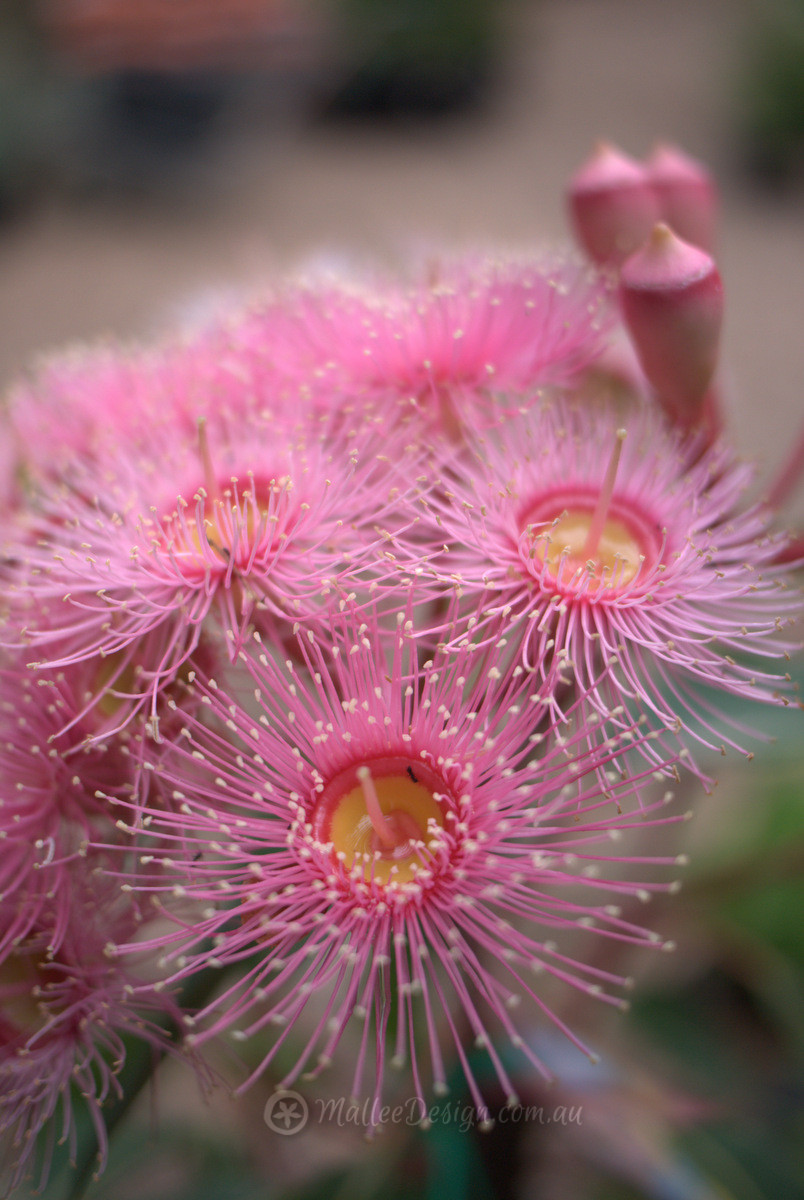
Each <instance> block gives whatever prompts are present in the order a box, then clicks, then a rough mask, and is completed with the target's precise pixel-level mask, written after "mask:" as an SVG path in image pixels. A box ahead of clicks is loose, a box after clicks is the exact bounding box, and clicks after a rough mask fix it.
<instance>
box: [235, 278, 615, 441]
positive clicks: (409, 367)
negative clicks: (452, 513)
mask: <svg viewBox="0 0 804 1200" xmlns="http://www.w3.org/2000/svg"><path fill="white" fill-rule="evenodd" d="M604 300H605V295H604V289H603V286H602V284H601V281H600V279H599V277H598V276H597V275H596V274H595V272H593V271H591V270H589V269H588V268H583V267H580V266H579V265H578V264H576V263H574V262H571V261H567V260H565V259H560V258H558V257H556V256H554V257H553V258H552V259H550V258H548V257H545V258H543V259H535V260H533V261H531V262H526V263H524V264H523V263H522V262H521V261H519V260H515V259H505V258H493V259H492V258H489V259H483V258H481V257H479V256H477V257H466V258H464V259H455V260H449V259H447V260H445V261H443V262H442V261H434V262H432V263H430V264H429V265H428V266H426V267H425V268H423V269H422V270H421V271H420V274H419V278H417V279H414V281H413V283H412V284H411V285H410V286H409V287H407V288H406V289H404V290H401V289H398V288H396V287H390V286H388V285H385V286H382V285H381V286H374V287H372V288H369V287H360V286H354V285H352V286H349V285H345V284H334V285H330V286H329V287H327V286H321V285H319V286H317V287H309V288H305V287H299V288H298V289H296V290H288V291H287V292H286V293H281V294H280V295H279V297H278V298H277V299H276V300H275V301H274V302H273V303H271V304H268V305H266V306H265V308H264V309H263V310H262V311H261V310H259V309H256V310H255V312H254V314H253V317H252V320H251V321H244V322H243V324H242V327H241V328H240V329H239V330H237V331H233V335H232V336H233V337H235V338H240V339H242V341H243V345H244V347H246V346H254V345H257V346H261V347H262V348H263V353H265V347H266V346H267V347H269V348H270V350H269V352H270V355H271V359H272V362H273V364H274V366H275V369H276V371H277V374H278V375H280V376H285V377H287V378H288V379H290V380H296V381H301V380H303V381H304V385H305V386H306V387H307V388H308V389H309V391H310V392H311V394H312V395H313V396H316V397H318V398H319V402H320V403H322V404H323V405H324V406H328V405H329V404H330V403H331V396H332V394H333V393H335V394H336V395H337V394H340V393H343V392H346V393H348V394H352V395H353V394H355V393H357V395H358V396H363V397H371V398H377V397H397V398H399V399H400V400H401V401H403V402H404V404H405V405H410V404H413V405H415V406H417V407H418V408H419V409H420V410H421V411H422V413H423V414H424V415H425V416H426V418H427V419H428V420H429V421H434V420H435V421H436V422H441V423H442V424H443V425H444V427H445V428H446V431H447V432H448V433H449V432H450V431H451V429H452V427H453V425H454V422H455V421H456V419H457V420H462V419H466V420H469V421H470V422H471V423H472V424H476V423H477V420H478V419H481V418H482V419H484V421H485V422H486V423H487V422H488V421H489V420H492V421H493V420H496V419H497V417H498V415H499V413H498V409H499V408H500V407H503V408H505V407H510V408H512V409H514V410H516V409H517V408H518V407H519V406H520V404H522V403H528V404H529V403H532V400H533V394H534V392H535V391H536V390H537V389H539V388H543V387H549V386H563V385H565V384H567V383H568V382H570V381H572V380H573V379H575V378H576V377H577V376H578V374H579V372H580V371H581V370H582V369H583V368H584V367H585V366H587V365H588V364H589V363H590V362H591V361H592V360H593V359H594V358H595V357H596V355H597V354H598V352H599V350H600V345H601V338H602V333H603V331H604V330H605V328H606V326H607V325H608V322H609V317H608V315H607V312H606V309H605V306H604ZM243 357H244V359H245V358H247V357H248V355H247V353H246V352H244V353H243Z"/></svg>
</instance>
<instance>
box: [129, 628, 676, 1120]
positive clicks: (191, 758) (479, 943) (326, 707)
mask: <svg viewBox="0 0 804 1200" xmlns="http://www.w3.org/2000/svg"><path fill="white" fill-rule="evenodd" d="M410 611H411V609H410V607H409V606H406V609H405V610H403V611H402V612H400V620H399V623H398V626H397V629H396V631H395V632H394V633H393V634H383V632H382V629H381V627H380V626H379V625H378V624H376V623H374V622H373V621H368V620H364V621H362V623H361V620H360V616H354V617H351V618H345V619H344V622H343V624H342V625H341V626H340V627H339V629H338V630H337V631H335V633H334V635H333V636H331V637H330V638H329V639H327V638H323V637H320V636H317V635H316V634H314V633H313V631H312V630H310V629H304V630H299V634H298V656H297V660H296V663H295V664H294V662H293V661H292V660H291V659H290V658H288V659H287V661H285V662H282V661H281V660H280V659H278V658H277V657H276V656H275V655H272V654H266V653H264V652H261V651H260V646H259V641H257V642H256V643H255V645H254V646H253V647H252V650H253V655H254V657H252V656H251V655H248V656H245V657H244V661H245V665H246V666H247V667H248V669H249V671H250V674H251V676H252V678H253V681H254V683H255V684H256V691H255V697H256V707H255V705H254V704H253V703H250V704H243V705H242V706H241V704H240V703H239V702H238V701H237V699H236V698H234V697H233V696H230V695H229V694H227V693H226V691H225V689H224V688H222V687H220V686H219V685H217V684H216V683H215V682H214V681H212V680H210V681H208V682H207V683H206V684H200V685H196V686H201V688H202V692H203V696H204V699H205V701H206V705H207V708H208V715H207V718H206V719H205V721H204V722H203V723H202V722H201V721H195V720H191V721H189V722H188V729H187V736H186V737H181V738H179V739H177V740H176V742H175V743H174V744H173V745H172V746H162V747H160V748H159V754H158V755H156V754H154V755H153V756H152V757H153V761H152V764H151V766H152V773H153V775H154V776H155V778H156V780H157V784H158V786H159V787H161V788H162V789H164V790H165V792H166V794H169V795H170V796H171V797H172V801H173V803H172V804H171V806H170V811H168V810H167V809H166V808H164V807H160V806H154V807H153V808H152V809H151V810H150V811H148V812H147V818H148V819H147V821H146V822H145V826H146V828H147V833H145V834H144V841H145V851H146V853H145V854H144V858H143V861H144V862H147V863H153V862H157V863H160V862H161V863H162V864H163V872H160V874H159V875H158V876H157V877H155V881H154V882H153V883H149V882H148V881H146V883H145V887H146V888H147V887H149V886H153V887H155V888H156V889H157V890H158V891H160V892H163V893H165V894H164V896H163V904H164V908H165V911H166V914H167V913H169V912H170V911H171V910H173V911H175V915H176V921H177V928H176V930H175V931H174V932H168V933H166V934H165V935H164V936H161V937H159V938H156V939H154V941H153V942H152V943H148V944H149V945H152V947H153V948H154V949H155V950H156V949H158V950H160V951H161V953H162V961H163V963H164V964H165V965H166V969H167V970H168V972H170V971H171V970H172V971H175V975H174V976H173V978H175V979H176V980H179V979H182V978H184V977H187V976H188V975H191V974H192V973H193V972H195V971H197V970H198V969H199V968H202V967H204V966H205V965H207V964H212V965H215V966H226V965H227V964H234V963H239V962H243V960H245V959H248V966H245V967H244V968H243V970H242V973H241V976H240V978H237V979H235V980H233V981H231V982H227V984H226V985H225V986H224V987H223V989H222V991H221V994H220V995H219V996H218V997H217V998H216V999H215V1000H213V1001H212V1003H211V1004H209V1005H208V1007H207V1008H206V1009H205V1010H204V1011H203V1012H202V1013H200V1014H198V1015H197V1023H196V1021H194V1022H193V1027H194V1028H197V1031H196V1032H195V1033H194V1034H193V1035H192V1040H193V1041H195V1042H204V1041H205V1040H207V1039H208V1038H210V1037H213V1036H215V1035H217V1034H219V1033H221V1032H223V1031H229V1032H230V1033H232V1034H234V1036H235V1037H237V1038H240V1039H247V1038H248V1037H250V1036H251V1035H253V1034H255V1033H256V1032H257V1031H258V1030H264V1029H270V1028H271V1027H274V1028H275V1029H276V1037H275V1040H274V1046H273V1048H272V1049H271V1050H269V1052H268V1053H267V1055H266V1056H265V1058H264V1059H263V1061H262V1062H261V1063H260V1065H259V1066H258V1067H257V1068H256V1070H255V1072H254V1077H255V1078H256V1077H257V1076H259V1075H260V1074H262V1072H263V1071H264V1070H265V1069H266V1068H267V1067H268V1065H269V1064H270V1063H271V1062H272V1060H273V1059H274V1056H275V1054H276V1053H277V1051H278V1050H279V1048H280V1047H281V1046H282V1045H283V1044H284V1043H285V1039H286V1037H287V1036H288V1034H289V1033H290V1032H291V1031H294V1030H295V1031H298V1032H299V1033H301V1032H302V1031H303V1032H304V1033H305V1034H306V1035H307V1036H306V1037H305V1049H304V1051H303V1052H302V1053H301V1055H300V1057H299V1060H298V1061H297V1062H296V1063H295V1064H294V1065H292V1066H291V1067H290V1068H289V1069H288V1071H287V1073H286V1074H285V1076H284V1078H283V1080H282V1086H287V1085H288V1084H290V1083H291V1082H292V1081H294V1080H295V1079H297V1078H298V1077H299V1075H300V1074H301V1073H302V1071H305V1072H308V1071H310V1070H312V1071H313V1073H316V1072H317V1071H319V1070H321V1069H322V1068H323V1067H325V1066H326V1065H327V1064H329V1062H330V1061H331V1060H332V1059H333V1056H334V1055H335V1054H336V1051H337V1049H338V1046H339V1043H340V1042H341V1040H342V1038H344V1036H345V1033H346V1031H347V1028H348V1027H351V1028H352V1029H353V1030H354V1029H355V1028H356V1029H357V1030H358V1040H359V1043H360V1050H359V1053H358V1056H357V1061H356V1063H355V1067H354V1073H353V1092H354V1094H355V1095H361V1094H367V1093H370V1094H371V1095H372V1096H373V1099H374V1100H375V1101H376V1102H377V1103H379V1101H380V1098H381V1095H382V1088H383V1076H384V1073H385V1070H386V1066H387V1065H389V1064H390V1065H396V1066H401V1065H403V1064H406V1063H409V1065H410V1071H411V1077H412V1086H413V1089H414V1092H415V1095H416V1096H417V1097H418V1098H419V1099H422V1098H423V1096H424V1094H425V1091H426V1090H428V1084H427V1082H426V1080H427V1077H428V1076H429V1079H430V1086H432V1087H433V1088H434V1089H435V1090H436V1092H443V1091H444V1090H445V1089H446V1083H447V1072H448V1067H447V1065H446V1063H447V1061H448V1058H449V1056H450V1055H451V1054H452V1053H455V1054H457V1055H458V1057H459V1059H460V1061H461V1064H462V1067H463V1070H464V1073H465V1075H466V1078H467V1081H468V1086H469V1088H470V1090H471V1093H472V1096H473V1098H474V1100H475V1103H476V1104H477V1105H478V1107H480V1106H482V1103H483V1098H482V1092H481V1088H480V1085H479V1083H478V1081H477V1080H476V1078H475V1075H474V1070H473V1068H472V1066H471V1065H470V1064H469V1062H468V1060H467V1058H466V1056H465V1054H464V1051H463V1048H462V1047H463V1041H464V1031H466V1032H470V1033H471V1036H472V1037H473V1038H474V1039H475V1041H476V1042H477V1043H478V1045H481V1046H483V1047H484V1048H485V1049H486V1051H487V1053H488V1056H489V1059H490V1062H491V1065H492V1068H493V1071H494V1074H495V1076H496V1078H497V1080H498V1081H499V1083H500V1085H501V1086H502V1087H503V1089H504V1092H505V1094H506V1096H508V1097H509V1098H512V1097H513V1095H514V1088H513V1085H512V1083H511V1079H510V1077H509V1074H508V1067H507V1066H506V1065H505V1061H504V1060H505V1058H506V1052H505V1049H504V1044H505V1043H506V1042H508V1043H511V1044H512V1045H513V1046H515V1047H517V1048H518V1050H519V1051H521V1054H522V1055H523V1056H524V1059H525V1060H527V1061H529V1062H530V1063H531V1065H532V1066H534V1067H535V1068H536V1069H538V1070H543V1068H542V1064H541V1063H540V1062H539V1059H538V1057H537V1056H536V1055H535V1054H534V1052H533V1050H532V1049H531V1048H530V1047H529V1045H528V1043H527V1041H526V1040H525V1038H524V1037H523V1035H522V1028H523V1027H522V1026H521V1025H520V1024H518V1023H517V1021H516V1020H515V1017H514V1015H513V1013H514V1007H515V1005H516V1004H517V1003H518V1002H519V1001H522V1002H523V1005H524V1006H525V1007H527V1008H528V1009H529V1010H533V1009H535V1010H536V1011H537V1012H538V1011H540V1010H541V1012H542V1014H543V1016H544V1018H545V1019H547V1020H548V1021H550V1020H552V1021H554V1022H555V1023H556V1024H557V1025H558V1026H559V1027H560V1028H562V1029H563V1030H564V1032H565V1033H567V1036H569V1037H572V1036H573V1035H572V1034H571V1033H570V1032H569V1031H568V1030H566V1029H565V1027H564V1025H563V1023H562V1021H561V1019H560V1017H559V1016H558V1015H557V1014H555V1013H552V1012H550V1011H549V1010H548V1009H547V1006H546V1005H545V1002H544V1001H543V1000H542V999H541V998H540V994H539V985H538V979H537V976H538V975H539V974H540V973H541V972H546V973H548V974H549V975H551V976H552V977H554V979H556V980H560V981H563V983H565V984H567V985H570V986H571V987H574V988H577V989H579V990H580V991H581V992H583V993H586V994H588V995H590V996H601V998H603V999H606V1000H608V1001H610V1002H613V1003H617V1002H618V1001H617V998H616V991H617V988H618V985H619V986H621V985H622V984H623V980H622V979H621V978H618V977H617V976H616V974H615V973H613V972H610V971H606V970H604V969H601V968H600V967H599V966H588V965H586V964H584V962H582V961H576V960H575V959H573V958H572V957H570V955H569V953H568V952H567V951H566V950H562V949H561V948H560V946H559V945H558V944H557V942H556V941H555V940H554V939H556V938H558V939H559V940H560V938H561V935H562V933H566V932H567V931H568V930H575V929H576V928H577V927H578V926H585V927H589V928H590V929H593V930H594V931H596V933H597V934H598V936H599V937H600V938H602V939H604V940H608V939H612V940H614V941H616V940H618V939H622V940H625V941H626V942H633V943H639V944H643V945H654V946H655V945H659V944H660V939H659V938H657V937H656V936H655V935H653V934H651V933H649V932H647V931H646V930H645V929H643V928H641V927H639V926H637V925H635V924H634V923H633V922H632V921H631V920H630V919H629V918H628V917H627V916H626V915H624V914H623V912H622V911H621V909H620V907H619V906H618V904H617V901H618V900H620V899H622V898H625V901H626V902H627V901H628V899H629V897H630V898H633V897H635V896H636V895H640V896H642V895H643V893H645V891H646V889H647V890H654V889H659V890H661V889H663V888H666V887H667V886H668V884H667V883H658V884H657V883H652V884H651V883H648V884H646V883H644V882H642V880H641V879H640V881H639V882H637V881H634V880H633V879H632V878H630V875H631V872H629V871H628V868H627V865H628V855H627V853H626V854H623V853H622V852H620V853H618V852H617V848H616V845H615V843H614V842H613V840H612V839H615V838H617V837H619V835H620V833H621V831H623V830H627V829H631V828H633V827H636V828H639V829H642V830H650V828H651V827H652V826H653V825H656V824H661V823H663V822H665V821H666V820H668V818H667V816H666V815H665V814H664V812H660V813H658V814H657V812H655V811H654V810H655V809H661V808H662V801H658V802H656V803H655V804H654V805H650V804H647V805H645V806H644V807H643V808H642V809H640V808H639V807H637V808H636V811H635V812H631V813H629V811H628V805H627V803H626V802H627V800H628V798H629V796H631V795H632V793H633V792H634V790H635V787H636V786H637V781H633V782H629V783H623V781H622V780H621V779H620V778H619V777H617V778H615V779H614V780H613V782H611V784H610V786H608V785H607V786H605V787H604V788H601V785H600V782H599V774H600V773H601V772H602V770H603V769H604V768H605V766H606V764H608V763H609V762H611V761H612V760H614V759H616V757H617V756H618V755H619V754H620V752H621V743H620V741H619V739H618V738H617V737H615V738H614V739H613V740H611V741H609V742H608V743H607V745H606V747H602V748H600V749H598V750H596V751H591V752H590V751H589V750H588V748H587V747H586V742H585V736H584V729H583V728H582V727H581V728H580V729H579V730H578V731H577V733H576V734H575V736H567V737H565V736H563V735H561V734H558V733H557V731H556V729H555V727H554V724H553V721H552V719H551V715H550V713H551V708H550V705H549V703H547V699H549V695H550V690H549V688H548V689H545V693H544V694H542V695H540V694H539V692H538V690H537V689H535V688H534V686H533V679H532V675H531V673H530V672H528V671H526V670H525V669H524V668H523V667H522V665H521V664H519V663H518V662H517V661H516V660H515V659H512V658H511V656H510V655H509V654H507V651H506V649H505V639H504V637H500V639H499V642H498V644H496V645H493V646H491V645H489V646H486V647H484V648H473V647H471V646H469V645H466V646H464V647H463V649H461V650H460V651H458V652H455V653H452V654H449V653H445V652H436V653H435V654H434V655H433V657H432V658H431V659H428V660H427V661H425V662H424V663H422V664H421V665H420V660H419V650H420V639H418V638H417V636H416V634H415V632H414V631H413V629H412V628H411V625H410V621H409V617H410ZM498 632H499V631H498ZM299 658H301V659H302V660H303V662H302V663H301V664H300V663H299V661H298V659H299ZM210 716H212V717H213V718H214V717H217V718H219V726H218V725H216V724H215V723H214V722H213V725H210V724H209V717H210ZM218 727H219V730H220V731H217V729H218ZM630 736H634V731H630ZM111 800H113V797H110V801H111ZM670 819H678V818H670ZM638 861H639V862H640V863H641V864H643V866H642V867H641V868H640V871H642V870H644V863H645V861H646V860H645V859H644V858H640V859H639V860H638ZM651 861H652V860H651ZM655 861H656V862H663V863H665V864H667V863H671V862H673V861H674V860H673V858H672V857H664V858H658V859H656V860H655ZM148 869H151V868H150V867H149V868H148ZM163 875H164V878H163ZM132 882H134V883H135V884H136V881H132ZM171 891H174V893H175V899H173V898H172V897H171V895H170V892H171ZM188 905H189V906H190V907H189V909H188ZM195 906H197V908H196V907H195ZM139 945H140V948H142V945H143V943H140V944H139ZM255 955H256V957H252V956H255ZM609 989H613V994H610V992H609ZM313 997H315V1003H314V1004H312V1005H310V1008H309V1009H308V1004H309V1002H310V1001H311V999H312V998H313ZM392 1010H395V1015H393V1016H392ZM307 1038H309V1040H307ZM501 1039H502V1040H501ZM387 1043H390V1044H391V1045H392V1046H393V1050H391V1049H389V1048H388V1047H387ZM367 1076H373V1078H367ZM511 1102H512V1103H514V1102H515V1101H514V1100H513V1099H511Z"/></svg>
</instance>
